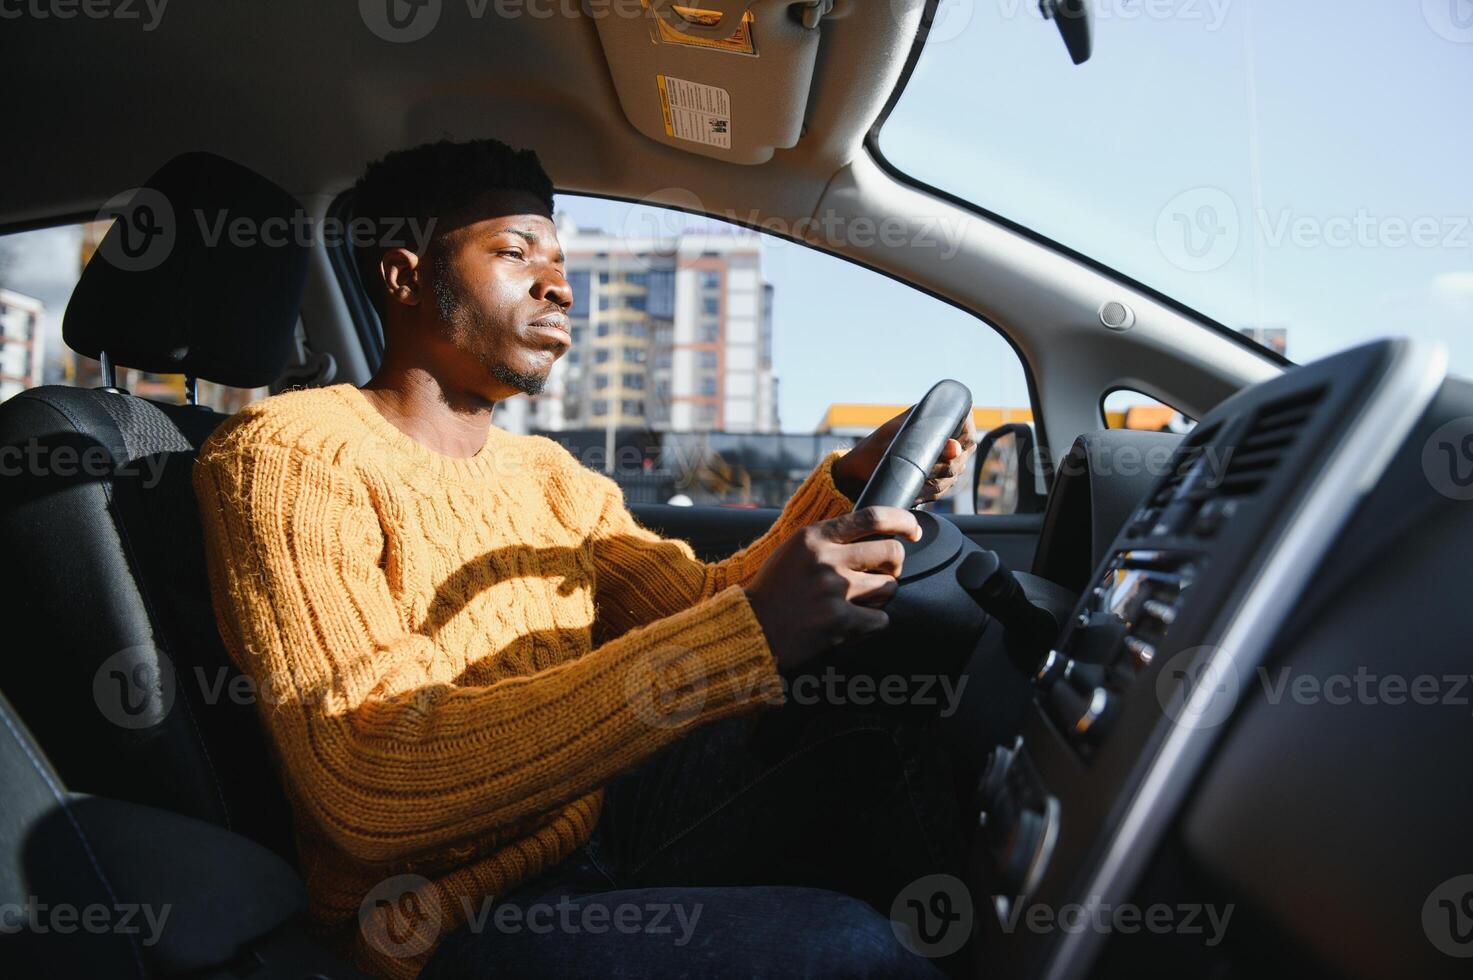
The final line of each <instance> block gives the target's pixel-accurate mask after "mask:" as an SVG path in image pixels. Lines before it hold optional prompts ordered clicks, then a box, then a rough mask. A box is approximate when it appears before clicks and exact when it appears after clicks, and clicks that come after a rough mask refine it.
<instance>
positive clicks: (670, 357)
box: [655, 347, 675, 368]
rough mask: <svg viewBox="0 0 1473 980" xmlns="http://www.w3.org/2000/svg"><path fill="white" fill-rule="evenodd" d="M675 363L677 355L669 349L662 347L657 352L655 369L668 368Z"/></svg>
mask: <svg viewBox="0 0 1473 980" xmlns="http://www.w3.org/2000/svg"><path fill="white" fill-rule="evenodd" d="M674 363H675V355H674V353H673V352H672V351H671V350H670V348H668V347H661V348H660V349H659V350H657V351H655V367H657V368H667V367H670V365H672V364H674Z"/></svg>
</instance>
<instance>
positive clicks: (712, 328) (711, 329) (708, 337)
mask: <svg viewBox="0 0 1473 980" xmlns="http://www.w3.org/2000/svg"><path fill="white" fill-rule="evenodd" d="M697 339H698V342H699V343H702V344H715V343H720V341H721V324H719V323H717V322H716V321H715V320H702V321H701V329H700V331H699V332H698V334H697Z"/></svg>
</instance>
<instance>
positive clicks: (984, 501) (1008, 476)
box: [972, 422, 1045, 514]
mask: <svg viewBox="0 0 1473 980" xmlns="http://www.w3.org/2000/svg"><path fill="white" fill-rule="evenodd" d="M975 459H976V463H975V464H974V466H973V469H972V499H973V501H974V507H975V512H976V513H978V514H1037V513H1039V512H1040V511H1042V510H1043V507H1044V501H1045V498H1044V493H1043V491H1041V490H1040V488H1039V482H1040V481H1039V479H1038V477H1039V475H1040V474H1039V470H1040V464H1039V455H1038V450H1037V448H1036V443H1035V440H1034V437H1033V426H1031V425H1028V424H1027V423H1025V422H1009V423H1008V424H1007V425H1000V426H998V427H997V428H995V429H993V430H992V431H991V432H988V433H987V434H986V435H984V436H982V437H981V438H980V439H978V440H977V451H976V454H975Z"/></svg>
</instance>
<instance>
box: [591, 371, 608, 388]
mask: <svg viewBox="0 0 1473 980" xmlns="http://www.w3.org/2000/svg"><path fill="white" fill-rule="evenodd" d="M608 386H609V376H608V375H607V374H595V375H594V376H593V390H594V391H603V390H604V389H605V388H607V387H608Z"/></svg>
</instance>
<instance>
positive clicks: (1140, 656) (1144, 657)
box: [1125, 636, 1156, 667]
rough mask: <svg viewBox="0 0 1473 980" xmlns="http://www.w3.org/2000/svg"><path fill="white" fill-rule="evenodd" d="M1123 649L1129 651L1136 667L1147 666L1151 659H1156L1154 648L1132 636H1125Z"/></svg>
mask: <svg viewBox="0 0 1473 980" xmlns="http://www.w3.org/2000/svg"><path fill="white" fill-rule="evenodd" d="M1125 649H1126V650H1128V651H1130V656H1131V659H1133V660H1134V661H1135V665H1136V666H1137V667H1149V666H1150V665H1151V661H1153V660H1155V659H1156V648H1155V647H1154V646H1152V645H1151V644H1149V643H1147V642H1146V641H1145V640H1141V639H1138V638H1136V637H1134V636H1127V637H1126V638H1125Z"/></svg>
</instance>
